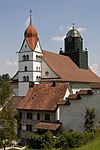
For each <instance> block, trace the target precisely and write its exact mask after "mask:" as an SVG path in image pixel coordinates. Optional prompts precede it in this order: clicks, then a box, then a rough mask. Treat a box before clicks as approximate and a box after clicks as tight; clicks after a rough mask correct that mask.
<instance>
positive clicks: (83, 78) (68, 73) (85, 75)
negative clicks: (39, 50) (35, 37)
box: [43, 50, 100, 83]
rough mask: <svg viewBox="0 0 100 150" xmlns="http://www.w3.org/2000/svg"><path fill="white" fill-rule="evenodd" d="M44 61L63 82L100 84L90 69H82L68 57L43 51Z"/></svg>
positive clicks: (99, 79)
mask: <svg viewBox="0 0 100 150" xmlns="http://www.w3.org/2000/svg"><path fill="white" fill-rule="evenodd" d="M43 59H44V61H45V62H46V63H47V64H48V65H49V67H50V68H51V69H52V70H53V71H54V72H55V73H56V74H57V75H58V76H59V77H60V78H61V79H62V80H63V81H68V82H70V81H71V82H89V83H94V82H99V83H100V78H99V77H98V76H97V75H96V74H94V73H93V72H92V71H91V70H90V68H88V69H80V68H79V67H78V66H77V65H76V64H75V63H74V62H73V61H72V60H71V59H70V58H69V57H68V56H64V55H60V54H56V53H52V52H48V51H45V50H43Z"/></svg>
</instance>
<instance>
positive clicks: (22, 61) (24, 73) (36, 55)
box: [18, 11, 43, 96]
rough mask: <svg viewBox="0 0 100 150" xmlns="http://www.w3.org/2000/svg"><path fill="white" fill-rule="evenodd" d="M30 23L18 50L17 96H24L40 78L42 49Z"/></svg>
mask: <svg viewBox="0 0 100 150" xmlns="http://www.w3.org/2000/svg"><path fill="white" fill-rule="evenodd" d="M31 12H32V11H30V24H29V26H28V28H27V29H26V30H25V33H24V41H23V44H22V47H21V49H20V51H19V84H18V86H19V96H25V95H26V93H27V91H28V89H29V86H30V84H33V83H34V84H38V83H39V80H40V79H41V66H42V65H41V63H42V59H41V57H42V55H43V53H42V49H41V46H40V42H39V38H38V34H37V31H36V29H35V28H34V27H33V25H32V18H31Z"/></svg>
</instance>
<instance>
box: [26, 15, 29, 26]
mask: <svg viewBox="0 0 100 150" xmlns="http://www.w3.org/2000/svg"><path fill="white" fill-rule="evenodd" d="M29 23H30V16H28V17H27V19H26V22H25V26H26V27H27V26H28V25H29Z"/></svg>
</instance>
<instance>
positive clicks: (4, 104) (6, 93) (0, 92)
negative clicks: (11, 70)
mask: <svg viewBox="0 0 100 150" xmlns="http://www.w3.org/2000/svg"><path fill="white" fill-rule="evenodd" d="M11 96H12V92H11V88H10V85H9V83H8V82H7V81H4V82H2V84H1V86H0V104H1V110H0V143H1V145H3V142H4V143H5V144H6V141H7V142H8V143H11V141H12V140H14V139H15V137H16V119H15V110H14V109H13V108H12V101H11ZM5 144H4V145H5Z"/></svg>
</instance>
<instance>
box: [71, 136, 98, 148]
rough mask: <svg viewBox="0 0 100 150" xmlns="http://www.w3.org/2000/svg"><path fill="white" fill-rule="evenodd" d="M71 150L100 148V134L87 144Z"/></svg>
mask: <svg viewBox="0 0 100 150" xmlns="http://www.w3.org/2000/svg"><path fill="white" fill-rule="evenodd" d="M73 150H100V136H99V137H97V138H96V139H94V140H93V141H91V142H89V143H88V144H86V145H84V146H82V147H80V148H75V149H73Z"/></svg>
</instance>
